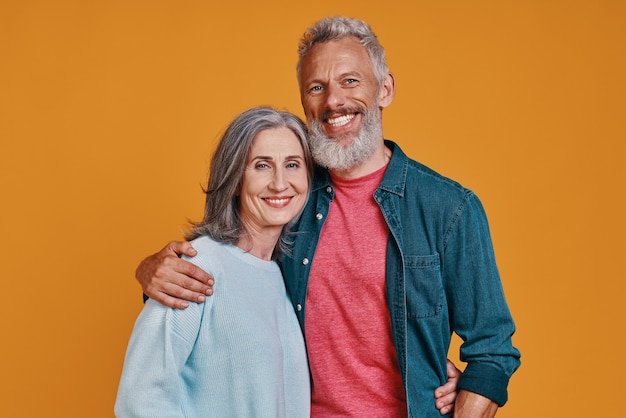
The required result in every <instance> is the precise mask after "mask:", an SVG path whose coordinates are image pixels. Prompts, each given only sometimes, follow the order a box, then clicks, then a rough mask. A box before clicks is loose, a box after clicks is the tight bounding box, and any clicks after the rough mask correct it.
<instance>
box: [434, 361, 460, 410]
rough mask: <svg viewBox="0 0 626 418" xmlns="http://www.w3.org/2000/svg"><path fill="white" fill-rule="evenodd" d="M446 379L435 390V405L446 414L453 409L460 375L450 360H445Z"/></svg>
mask: <svg viewBox="0 0 626 418" xmlns="http://www.w3.org/2000/svg"><path fill="white" fill-rule="evenodd" d="M447 374H448V381H447V382H446V383H445V384H443V385H442V386H439V387H438V388H437V389H436V390H435V398H436V400H435V406H436V407H437V409H439V413H440V414H441V415H446V414H448V413H450V412H452V410H454V403H455V402H456V397H457V394H458V393H457V385H458V383H459V378H460V377H461V374H462V373H461V371H460V370H459V369H457V367H456V366H455V365H454V363H452V362H451V361H450V360H448V361H447Z"/></svg>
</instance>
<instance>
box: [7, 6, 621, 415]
mask: <svg viewBox="0 0 626 418" xmlns="http://www.w3.org/2000/svg"><path fill="white" fill-rule="evenodd" d="M212 3H215V2H211V1H177V2H174V1H169V2H168V1H136V0H131V1H122V0H108V1H104V0H102V1H78V0H74V1H63V0H59V1H54V2H52V1H35V0H22V1H9V0H4V1H1V2H0V83H1V84H0V139H1V145H0V174H1V178H2V183H1V184H2V196H3V197H2V202H3V203H2V205H1V207H2V209H1V210H2V212H1V214H2V216H0V231H2V236H1V238H2V239H1V243H0V245H1V247H0V257H1V259H0V271H1V273H0V274H1V277H2V279H1V281H0V286H1V295H2V302H0V306H1V307H0V309H1V311H0V318H1V319H0V320H1V321H2V323H1V328H0V329H1V330H2V348H1V350H2V351H1V354H2V359H3V360H2V363H3V365H2V379H1V380H0V414H1V415H3V416H7V417H8V416H10V417H44V416H45V417H110V416H112V415H113V413H112V409H113V403H114V400H115V394H116V389H117V383H118V379H119V375H120V371H121V367H122V360H123V355H124V351H125V348H126V343H127V340H128V336H129V334H130V331H131V328H132V325H133V322H134V320H135V317H136V315H137V313H138V312H139V311H140V309H141V307H142V302H141V293H140V288H139V286H138V284H137V283H136V281H135V280H134V278H133V276H134V269H135V267H136V266H137V264H138V263H139V261H140V260H141V259H142V258H143V257H144V256H146V255H148V254H150V253H152V252H154V251H156V250H158V249H159V248H161V247H162V246H163V245H165V243H166V242H167V241H169V240H172V239H180V238H181V230H182V229H183V228H184V227H185V225H186V221H187V219H188V218H191V219H198V218H199V216H200V214H201V212H202V209H203V196H202V193H201V187H200V186H201V184H202V183H204V181H205V177H206V173H207V165H208V161H209V154H210V152H211V151H212V149H213V145H214V144H215V140H216V138H217V136H218V134H219V133H220V132H221V130H222V129H223V128H224V126H225V125H226V123H227V122H229V121H230V120H231V119H232V118H233V117H234V116H235V115H236V114H238V113H239V112H241V111H243V110H244V109H247V108H248V107H251V106H254V105H260V104H270V105H275V106H280V107H283V108H286V109H288V110H291V111H294V112H296V113H298V114H299V115H302V111H301V108H300V103H299V96H298V92H297V84H296V79H295V71H294V67H295V63H296V45H297V41H298V39H299V36H300V35H301V33H302V32H303V30H304V29H305V28H306V27H307V26H308V25H310V24H311V23H313V22H314V21H315V20H317V19H318V18H320V17H323V16H326V15H335V14H344V15H348V16H353V17H359V18H363V19H365V20H367V21H368V22H370V23H371V24H372V26H373V28H374V30H375V31H376V32H377V34H378V35H379V38H380V40H381V42H382V44H383V45H384V46H385V47H386V49H387V55H388V61H389V65H390V68H391V69H392V71H393V72H394V73H395V75H396V80H397V86H398V91H397V96H396V99H395V101H394V103H393V104H392V106H391V107H390V108H389V109H388V110H386V111H385V116H384V120H385V135H386V137H387V138H391V139H395V140H396V141H397V142H399V143H400V145H401V146H402V147H403V148H404V150H405V151H406V152H407V153H408V154H409V155H411V156H412V157H414V158H415V159H417V160H419V161H421V162H423V163H425V164H427V165H429V166H431V167H432V168H434V169H436V170H438V171H439V172H441V173H443V174H445V175H447V176H450V177H452V178H454V179H456V180H459V181H460V182H462V183H463V184H464V185H465V186H467V187H469V188H471V189H473V190H474V191H476V192H477V193H478V195H479V196H480V197H481V199H482V201H483V203H484V204H485V206H486V209H487V213H488V215H489V219H490V223H491V228H492V233H493V239H494V242H495V246H496V253H497V256H498V261H499V266H500V269H501V273H502V277H503V282H504V286H505V290H506V293H507V297H508V301H509V303H510V307H511V310H512V312H513V315H514V317H515V319H516V323H517V325H518V333H517V334H516V335H515V337H514V343H515V345H516V346H518V347H519V348H520V349H521V351H522V355H523V358H522V367H521V369H520V370H519V371H518V373H516V374H515V376H514V377H513V379H512V381H511V385H510V398H511V399H510V402H509V404H508V405H507V406H506V407H505V408H503V409H502V410H501V411H500V412H499V414H498V416H501V417H529V416H541V417H555V416H583V417H591V416H616V415H618V413H616V412H615V409H616V408H618V407H619V405H620V404H621V403H622V397H623V393H624V383H623V381H624V371H623V367H622V360H623V358H622V357H623V352H624V348H623V345H622V343H623V333H624V320H625V319H626V318H625V315H624V313H623V310H622V306H621V303H623V302H622V299H623V295H624V290H625V285H624V278H625V274H624V264H623V260H624V255H623V251H624V249H625V247H626V246H625V245H624V239H625V237H626V227H625V226H626V225H625V222H624V203H623V202H624V198H625V196H626V195H625V193H624V192H625V189H626V188H625V187H624V180H626V178H625V177H626V171H625V169H624V159H625V157H626V153H625V150H624V139H625V138H626V135H625V134H626V127H625V126H626V121H625V119H626V118H625V116H626V112H625V111H626V106H625V100H626V99H625V97H626V83H625V74H626V62H625V57H626V51H625V47H624V45H626V36H625V29H624V27H625V26H626V25H625V22H626V14H625V13H624V12H625V6H624V3H623V2H622V1H619V0H616V1H608V0H589V1H569V0H568V1H565V0H562V1H543V0H526V1H518V2H501V1H495V0H494V1H474V2H465V1H464V2H460V1H440V2H433V1H421V0H417V1H414V0H407V1H393V0H390V1H380V2H379V1H361V2H356V3H354V2H353V3H345V2H344V3H342V4H343V5H341V6H338V4H339V2H337V1H328V0H321V1H316V2H312V3H311V2H309V3H307V2H301V3H298V2H294V1H293V0H277V1H257V0H254V1H248V2H246V1H237V2H223V3H221V4H219V5H214V4H212ZM455 355H456V354H451V356H452V357H454V356H455ZM620 409H621V408H620Z"/></svg>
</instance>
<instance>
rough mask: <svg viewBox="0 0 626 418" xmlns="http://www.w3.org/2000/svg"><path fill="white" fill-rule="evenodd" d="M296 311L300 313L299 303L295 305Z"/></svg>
mask: <svg viewBox="0 0 626 418" xmlns="http://www.w3.org/2000/svg"><path fill="white" fill-rule="evenodd" d="M296 310H297V311H298V312H300V311H301V310H302V305H300V304H299V303H298V304H297V305H296Z"/></svg>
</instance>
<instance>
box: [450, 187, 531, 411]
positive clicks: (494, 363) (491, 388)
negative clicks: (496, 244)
mask: <svg viewBox="0 0 626 418" xmlns="http://www.w3.org/2000/svg"><path fill="white" fill-rule="evenodd" d="M443 265H444V268H443V272H444V283H445V284H444V286H445V291H446V294H447V298H448V304H449V306H448V307H449V314H450V323H451V325H452V328H453V330H454V332H456V334H457V335H459V337H461V339H462V340H463V344H462V345H461V353H460V358H461V361H463V362H467V367H466V369H465V371H464V373H463V376H462V377H461V379H460V381H459V389H464V390H468V391H471V392H474V393H478V394H480V395H482V396H485V397H487V398H489V399H491V400H493V401H494V402H496V403H497V404H498V405H500V406H502V405H504V404H505V403H506V401H507V399H508V392H507V386H508V382H509V379H510V377H511V375H512V374H513V373H514V372H515V370H517V368H518V367H519V366H520V352H519V351H518V350H517V349H516V348H515V347H514V346H513V344H512V341H511V337H512V335H513V334H514V332H515V324H514V322H513V318H512V316H511V313H510V311H509V308H508V305H507V303H506V299H505V296H504V291H503V288H502V283H501V281H500V274H499V272H498V268H497V266H496V261H495V256H494V251H493V244H492V241H491V236H490V232H489V225H488V222H487V217H486V215H485V211H484V208H483V206H482V204H481V202H480V201H479V199H478V197H477V196H476V195H475V194H473V193H472V192H471V191H467V193H466V194H465V199H464V201H463V202H462V203H461V205H459V207H458V208H457V211H456V213H455V217H454V220H453V222H452V223H451V225H450V228H449V230H448V231H447V234H446V242H445V253H444V257H443Z"/></svg>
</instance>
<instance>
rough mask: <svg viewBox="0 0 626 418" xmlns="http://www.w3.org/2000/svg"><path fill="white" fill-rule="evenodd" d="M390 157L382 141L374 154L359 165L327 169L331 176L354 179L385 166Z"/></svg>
mask: <svg viewBox="0 0 626 418" xmlns="http://www.w3.org/2000/svg"><path fill="white" fill-rule="evenodd" d="M390 159H391V150H390V149H389V148H387V147H386V146H385V144H384V142H383V143H381V146H380V147H378V148H377V149H376V151H375V152H374V154H372V156H371V157H369V158H368V159H367V160H365V161H364V162H362V163H361V164H359V165H356V166H354V167H350V168H348V169H346V170H329V171H330V172H331V173H332V174H333V176H337V177H341V178H343V179H347V180H350V179H356V178H359V177H363V176H367V175H368V174H371V173H373V172H374V171H376V170H379V169H381V168H382V167H384V166H386V165H387V164H388V163H389V160H390Z"/></svg>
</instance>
